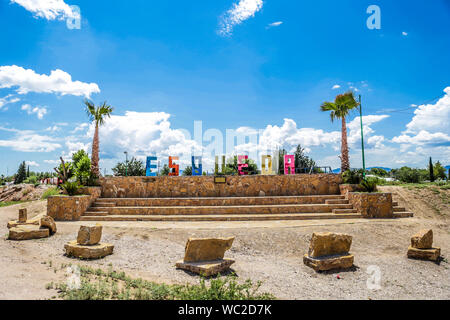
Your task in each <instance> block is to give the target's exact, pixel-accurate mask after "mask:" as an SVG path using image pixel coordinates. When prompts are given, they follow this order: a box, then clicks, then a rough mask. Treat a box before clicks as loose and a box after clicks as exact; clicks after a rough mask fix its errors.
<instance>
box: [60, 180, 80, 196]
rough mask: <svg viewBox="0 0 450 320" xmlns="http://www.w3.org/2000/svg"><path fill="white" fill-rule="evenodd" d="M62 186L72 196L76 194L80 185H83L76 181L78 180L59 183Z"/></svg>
mask: <svg viewBox="0 0 450 320" xmlns="http://www.w3.org/2000/svg"><path fill="white" fill-rule="evenodd" d="M61 186H62V188H63V189H64V190H65V191H66V192H67V194H68V195H69V196H74V195H76V194H77V192H78V189H80V188H81V187H83V186H82V185H80V184H79V183H78V181H73V182H71V181H67V182H65V183H64V184H62V185H61Z"/></svg>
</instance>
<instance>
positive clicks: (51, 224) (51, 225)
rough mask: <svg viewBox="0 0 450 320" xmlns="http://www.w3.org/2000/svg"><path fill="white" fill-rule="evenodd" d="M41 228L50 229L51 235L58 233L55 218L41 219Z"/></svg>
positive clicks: (45, 217)
mask: <svg viewBox="0 0 450 320" xmlns="http://www.w3.org/2000/svg"><path fill="white" fill-rule="evenodd" d="M41 228H48V229H49V231H50V234H55V233H56V223H55V220H53V218H52V217H50V216H43V217H42V218H41Z"/></svg>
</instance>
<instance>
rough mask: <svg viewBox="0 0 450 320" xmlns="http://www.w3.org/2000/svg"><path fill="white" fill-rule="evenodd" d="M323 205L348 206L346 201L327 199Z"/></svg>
mask: <svg viewBox="0 0 450 320" xmlns="http://www.w3.org/2000/svg"><path fill="white" fill-rule="evenodd" d="M325 204H348V199H327V200H325Z"/></svg>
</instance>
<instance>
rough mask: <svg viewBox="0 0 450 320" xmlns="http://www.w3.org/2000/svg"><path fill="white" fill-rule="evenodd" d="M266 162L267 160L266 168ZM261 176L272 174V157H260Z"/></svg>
mask: <svg viewBox="0 0 450 320" xmlns="http://www.w3.org/2000/svg"><path fill="white" fill-rule="evenodd" d="M266 160H268V161H267V162H268V163H267V167H266ZM261 174H263V175H268V174H273V171H272V156H270V155H263V156H261Z"/></svg>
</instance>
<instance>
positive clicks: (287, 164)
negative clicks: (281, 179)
mask: <svg viewBox="0 0 450 320" xmlns="http://www.w3.org/2000/svg"><path fill="white" fill-rule="evenodd" d="M289 169H291V170H290V173H289ZM284 174H295V156H294V155H293V154H286V155H285V156H284Z"/></svg>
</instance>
